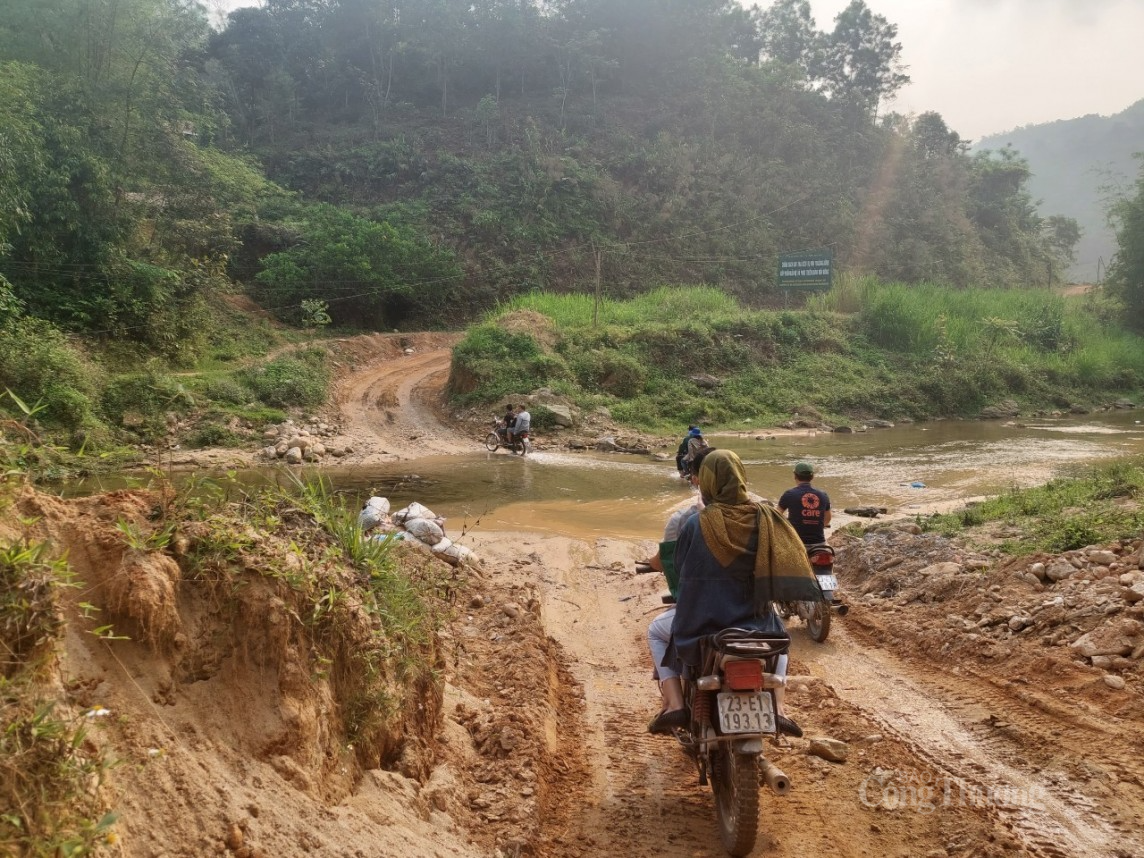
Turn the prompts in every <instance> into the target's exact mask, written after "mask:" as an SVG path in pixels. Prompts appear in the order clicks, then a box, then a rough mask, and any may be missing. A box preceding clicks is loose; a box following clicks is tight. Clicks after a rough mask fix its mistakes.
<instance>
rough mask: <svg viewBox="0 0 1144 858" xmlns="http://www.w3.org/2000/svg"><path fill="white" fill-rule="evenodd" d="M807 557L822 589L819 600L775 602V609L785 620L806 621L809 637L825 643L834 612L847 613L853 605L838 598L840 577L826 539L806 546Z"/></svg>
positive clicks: (840, 614) (839, 614)
mask: <svg viewBox="0 0 1144 858" xmlns="http://www.w3.org/2000/svg"><path fill="white" fill-rule="evenodd" d="M806 554H807V557H808V558H809V559H810V565H811V567H813V569H814V577H815V578H816V579H817V581H818V587H819V589H820V590H822V601H819V602H775V609H776V610H777V611H778V612H779V616H781V617H782V618H783V619H784V620H788V619H790V618H791V617H794V616H797V617H799V618H800V619H801V620H802V621H803V622H804V623H806V633H807V634H808V635H810V639H811V640H813V641H817V642H818V643H823V642H824V641H825V640H826V637H827V635H829V634H830V618H831V615H832V614H833V613H837V614H838V616H840V617H844V616H846V613H847V611H849V610H850V608H849V607H848V606H847V605H846V604H845V603H844V602H843V601H842V600H841V599H839V598H838V579H837V578H836V577H835V576H834V549H833V548H832V547H831V546H830V545H828V544H827V543H825V542H820V543H817V544H815V545H808V546H807V547H806Z"/></svg>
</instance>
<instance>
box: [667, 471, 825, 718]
mask: <svg viewBox="0 0 1144 858" xmlns="http://www.w3.org/2000/svg"><path fill="white" fill-rule="evenodd" d="M697 458H698V463H697V467H696V468H695V471H696V472H697V473H696V476H697V478H698V482H699V492H700V495H701V497H702V499H703V503H704V507H703V509H702V511H701V512H699V513H697V514H696V515H693V516H692V517H691V518H689V519H688V520H687V521H686V522H685V523H684V525H683V528H682V530H681V532H680V534H679V540H678V543H677V545H676V553H675V564H676V569H677V570H678V572H679V599H678V604H677V606H676V610H675V613H674V617H673V619H672V622H671V629H670V634H671V640H670V643H669V644H668V646H667V648H666V650H667V651H666V654H665V655H664V656H663V658H661V659H659V660H658V662H657V666H656V670H657V676H658V679H659V682H660V693H661V695H662V696H663V704H664V705H663V710H662V711H661V712H660V713H659V715H657V716H656V717H655V718H653V719H652V721H651V723H650V724H648V730H649V731H650V732H652V733H668V732H670V731H671V730H672V729H674V728H677V727H684V726H686V725H687V724H688V723H689V721H690V713H689V712H688V711H687V709H686V707H685V704H684V700H683V687H682V683H681V681H680V678H679V674H680V672H682V671H683V670H688V669H694V668H696V667H697V666H698V661H699V657H698V653H699V642H700V640H701V639H702V638H703V637H705V636H706V635H710V634H713V633H715V632H718V631H721V630H722V629H725V628H732V627H736V628H745V629H756V630H759V631H768V632H785V629H784V628H783V624H782V620H780V619H779V618H778V616H777V615H776V614H775V612H774V609H773V607H772V606H771V602H772V600H774V599H776V598H777V599H805V600H814V599H821V598H822V595H821V591H820V590H819V589H818V585H817V583H816V582H815V578H814V575H813V572H812V571H811V569H810V565H809V563H808V562H807V559H806V552H805V550H804V549H803V547H802V545H801V544H800V541H799V539H798V537H797V535H796V534H795V533H794V532H793V531H792V530H791V528H790V525H789V523H788V522H787V521H786V520H785V519H784V518H783V517H782V516H781V515H780V514H779V513H778V511H777V510H775V509H774V508H773V507H771V506H770V505H769V504H759V503H753V502H751V501H750V500H749V499H748V495H747V484H746V479H745V474H744V470H743V463H742V461H740V459H739V457H738V456H737V455H735V454H734V453H732V452H731V451H729V450H714V449H712V450H710V451H709V452H706V453H705V454H704V455H702V456H699V457H697ZM658 622H659V621H658V618H657V621H656V622H653V624H652V625H653V627H654V626H656V625H657V623H658ZM660 625H662V624H661V623H660ZM651 637H652V629H649V640H650V639H651ZM656 649H658V646H655V647H653V657H654V654H655V652H656ZM777 672H778V673H779V674H780V675H785V673H786V658H785V656H782V657H780V664H779V666H778V668H777ZM781 691H782V689H781V688H780V689H776V693H775V703H776V708H777V710H778V714H777V718H776V723H777V725H778V727H779V729H780V730H781V731H782V732H784V733H790V734H791V735H794V736H801V735H802V730H801V729H800V728H799V726H798V725H797V724H795V723H794V721H792V720H790V719H789V718H787V717H786V715H785V713H784V712H783V695H782V694H781Z"/></svg>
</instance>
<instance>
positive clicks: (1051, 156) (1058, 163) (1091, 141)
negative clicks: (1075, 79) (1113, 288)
mask: <svg viewBox="0 0 1144 858" xmlns="http://www.w3.org/2000/svg"><path fill="white" fill-rule="evenodd" d="M1005 146H1012V147H1013V149H1015V150H1016V151H1017V152H1018V153H1020V155H1021V156H1022V157H1023V158H1025V159H1026V160H1027V161H1028V163H1029V168H1030V169H1031V170H1032V176H1031V177H1030V179H1029V191H1030V193H1032V195H1033V196H1034V197H1035V198H1037V199H1039V200H1041V201H1042V203H1041V206H1040V209H1041V211H1042V212H1045V213H1059V214H1063V215H1067V216H1069V217H1071V218H1074V219H1075V220H1076V221H1077V223H1078V224H1079V226H1080V228H1081V231H1082V233H1083V235H1082V236H1081V238H1080V241H1079V242H1078V243H1077V247H1076V262H1075V264H1074V265H1073V266H1072V269H1071V271H1072V276H1073V279H1076V280H1081V281H1084V282H1089V283H1095V282H1096V280H1097V274H1098V270H1097V269H1098V265H1099V263H1100V261H1101V260H1103V263H1104V264H1103V266H1100V273H1101V274H1103V272H1104V271H1106V270H1107V268H1108V263H1109V261H1110V260H1111V259H1112V255H1113V254H1114V253H1115V252H1116V236H1115V233H1114V231H1113V230H1112V228H1111V227H1109V225H1108V204H1107V200H1108V199H1109V198H1114V197H1117V196H1119V195H1122V194H1124V193H1125V192H1127V191H1130V190H1131V185H1132V182H1133V181H1134V180H1135V178H1136V176H1137V175H1138V174H1139V173H1140V166H1141V165H1140V162H1139V161H1138V160H1137V159H1136V158H1135V157H1134V156H1135V155H1136V154H1137V153H1140V152H1144V100H1141V101H1138V102H1136V103H1135V104H1133V105H1132V106H1131V107H1129V108H1127V109H1126V110H1123V111H1121V112H1120V113H1117V114H1115V115H1113V116H1097V115H1089V116H1082V117H1080V118H1079V119H1066V120H1061V121H1059V122H1049V123H1045V124H1043V125H1026V126H1024V127H1022V128H1017V129H1014V130H1013V131H1007V132H1005V133H1004V134H994V135H991V136H989V137H986V138H984V139H982V140H980V141H978V142H977V143H976V144H975V146H974V148H975V149H977V150H982V149H1001V148H1003V147H1005Z"/></svg>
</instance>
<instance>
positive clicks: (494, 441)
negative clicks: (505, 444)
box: [485, 432, 500, 453]
mask: <svg viewBox="0 0 1144 858" xmlns="http://www.w3.org/2000/svg"><path fill="white" fill-rule="evenodd" d="M499 446H500V437H499V436H498V435H497V433H496V432H490V433H489V434H488V435H486V436H485V449H486V450H488V451H489V452H490V453H495V452H496V451H497V447H499Z"/></svg>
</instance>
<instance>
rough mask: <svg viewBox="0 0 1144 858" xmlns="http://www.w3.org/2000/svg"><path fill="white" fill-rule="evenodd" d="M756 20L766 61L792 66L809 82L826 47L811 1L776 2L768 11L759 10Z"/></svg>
mask: <svg viewBox="0 0 1144 858" xmlns="http://www.w3.org/2000/svg"><path fill="white" fill-rule="evenodd" d="M755 20H756V25H757V27H758V30H759V44H760V49H761V53H762V58H763V60H764V61H768V62H773V63H780V64H782V65H785V66H791V67H793V68H795V69H798V70H799V72H800V73H801V75H802V77H803V78H804V79H809V77H810V75H811V70H812V69H815V68H817V66H818V64H819V62H820V60H819V57H818V54H819V51H820V50H821V49H822V45H823V40H822V34H821V33H819V32H818V30H817V29H816V28H815V24H814V16H813V15H811V13H810V2H809V0H775V3H774V4H773V5H771V6H769V7H768V8H767V9H766V10H765V11H758V10H756V12H755Z"/></svg>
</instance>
